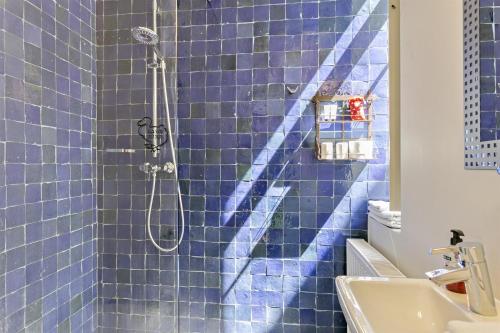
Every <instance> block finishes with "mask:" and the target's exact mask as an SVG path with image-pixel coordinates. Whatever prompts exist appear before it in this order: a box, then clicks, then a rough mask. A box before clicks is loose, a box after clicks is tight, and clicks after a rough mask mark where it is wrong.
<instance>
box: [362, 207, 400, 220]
mask: <svg viewBox="0 0 500 333" xmlns="http://www.w3.org/2000/svg"><path fill="white" fill-rule="evenodd" d="M368 212H369V213H370V214H372V215H376V216H377V217H378V218H380V219H384V220H391V221H400V222H401V212H395V211H386V212H379V211H378V210H371V209H368Z"/></svg>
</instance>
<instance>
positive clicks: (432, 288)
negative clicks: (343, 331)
mask: <svg viewBox="0 0 500 333" xmlns="http://www.w3.org/2000/svg"><path fill="white" fill-rule="evenodd" d="M336 285H337V293H338V296H339V300H340V304H341V306H342V310H343V311H344V315H345V317H346V320H347V322H348V324H349V328H350V329H351V333H402V332H404V333H443V332H445V331H446V327H447V325H448V322H449V321H452V320H460V321H465V322H475V321H482V320H483V319H481V318H479V317H480V316H478V315H475V314H472V313H470V312H469V311H468V310H467V307H466V304H465V303H464V302H466V298H465V297H464V296H462V295H460V296H459V295H456V296H455V295H454V294H453V295H452V293H450V292H448V291H446V290H444V289H442V288H439V287H438V286H436V285H435V284H434V283H433V282H431V281H429V280H424V279H407V278H364V277H347V276H342V277H337V279H336ZM484 320H486V321H496V320H498V318H497V317H493V318H487V319H484Z"/></svg>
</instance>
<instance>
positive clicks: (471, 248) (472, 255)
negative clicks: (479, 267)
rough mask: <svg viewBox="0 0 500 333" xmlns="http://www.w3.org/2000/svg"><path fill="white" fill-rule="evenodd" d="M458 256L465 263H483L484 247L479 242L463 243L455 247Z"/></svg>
mask: <svg viewBox="0 0 500 333" xmlns="http://www.w3.org/2000/svg"><path fill="white" fill-rule="evenodd" d="M457 247H458V249H459V251H460V256H461V258H462V260H463V261H465V262H466V263H471V264H477V263H481V262H484V261H485V256H484V247H483V244H481V243H479V242H463V243H460V244H458V245H457Z"/></svg>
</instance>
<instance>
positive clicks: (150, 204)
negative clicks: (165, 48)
mask: <svg viewBox="0 0 500 333" xmlns="http://www.w3.org/2000/svg"><path fill="white" fill-rule="evenodd" d="M160 62H161V78H162V85H163V101H164V104H165V111H166V115H167V129H168V141H169V143H170V151H171V152H172V164H173V165H174V176H175V182H176V184H177V197H178V198H179V213H180V214H179V215H180V219H181V234H180V236H179V237H178V238H177V239H176V243H175V245H174V246H172V247H169V248H164V247H161V246H160V245H159V244H158V243H157V242H156V241H155V239H154V238H153V234H152V232H151V211H152V210H153V202H154V197H155V192H156V171H153V185H152V187H151V198H150V199H149V209H148V220H147V229H148V236H149V239H150V240H151V242H152V243H153V245H154V246H155V247H156V248H157V249H158V250H160V251H161V252H172V251H174V250H175V249H177V248H178V247H179V246H180V245H181V243H182V238H183V237H184V223H185V222H184V206H183V204H182V193H181V186H180V184H179V175H178V173H177V160H176V158H175V149H174V141H173V140H172V125H171V122H170V111H169V107H168V95H167V79H166V74H165V71H166V68H165V67H166V64H165V60H164V59H161V60H160ZM176 234H177V233H176Z"/></svg>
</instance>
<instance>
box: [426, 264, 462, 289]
mask: <svg viewBox="0 0 500 333" xmlns="http://www.w3.org/2000/svg"><path fill="white" fill-rule="evenodd" d="M425 275H427V277H428V278H429V280H431V281H432V282H434V283H436V284H437V285H439V286H445V285H447V284H450V283H456V282H465V281H467V280H469V279H470V277H471V274H470V271H469V269H467V268H458V269H436V270H433V271H430V272H427V273H425Z"/></svg>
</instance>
